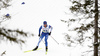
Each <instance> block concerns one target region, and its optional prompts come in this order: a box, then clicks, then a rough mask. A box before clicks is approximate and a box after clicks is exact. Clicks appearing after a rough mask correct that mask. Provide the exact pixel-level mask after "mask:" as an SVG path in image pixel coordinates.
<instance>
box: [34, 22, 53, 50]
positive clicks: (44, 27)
mask: <svg viewBox="0 0 100 56" xmlns="http://www.w3.org/2000/svg"><path fill="white" fill-rule="evenodd" d="M41 29H42V33H41ZM52 29H53V27H52V26H50V25H48V24H47V22H46V21H44V22H43V25H42V26H41V27H40V28H39V35H38V36H39V37H40V38H39V42H38V44H37V46H36V48H34V49H33V51H35V50H37V49H38V47H39V44H40V42H41V41H42V39H43V37H45V46H46V52H47V51H48V42H47V40H48V36H49V35H51V31H52Z"/></svg>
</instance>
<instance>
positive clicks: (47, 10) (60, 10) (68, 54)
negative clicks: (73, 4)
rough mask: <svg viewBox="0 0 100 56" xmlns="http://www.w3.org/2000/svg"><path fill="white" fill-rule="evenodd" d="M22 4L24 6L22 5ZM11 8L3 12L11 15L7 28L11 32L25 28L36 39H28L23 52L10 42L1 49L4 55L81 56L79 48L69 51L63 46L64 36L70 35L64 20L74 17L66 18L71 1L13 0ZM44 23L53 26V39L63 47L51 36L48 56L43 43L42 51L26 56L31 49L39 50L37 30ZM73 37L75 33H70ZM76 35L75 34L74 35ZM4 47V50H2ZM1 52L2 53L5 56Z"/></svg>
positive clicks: (5, 24)
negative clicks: (62, 20) (36, 48)
mask: <svg viewBox="0 0 100 56" xmlns="http://www.w3.org/2000/svg"><path fill="white" fill-rule="evenodd" d="M22 2H25V4H23V5H21V3H22ZM11 4H12V6H11V7H9V8H7V10H5V9H3V10H2V11H1V13H3V14H6V13H9V14H10V15H11V16H12V19H11V20H9V21H7V22H4V23H3V24H4V26H6V28H10V29H17V28H19V29H22V30H24V31H27V32H31V33H34V34H35V36H33V37H28V39H27V42H26V44H25V45H23V46H22V47H21V48H22V49H20V48H19V47H20V46H18V45H17V44H14V45H11V44H10V42H8V43H7V44H5V43H2V44H1V46H0V47H1V48H2V49H0V50H2V51H4V50H6V55H4V56H80V54H81V52H80V51H81V50H79V48H70V47H67V46H64V45H63V44H61V43H65V42H66V41H65V40H64V35H63V33H66V32H68V31H67V28H66V24H65V23H63V22H61V19H69V18H70V17H72V16H71V15H66V14H65V12H66V11H67V13H69V11H68V9H69V8H68V7H66V6H70V2H69V1H67V0H20V1H19V0H13V1H12V2H11ZM43 21H47V22H48V24H50V25H51V26H53V31H52V36H53V38H54V39H56V40H57V41H58V42H59V43H60V44H59V45H58V44H57V43H56V42H55V41H54V40H53V39H52V38H51V37H50V36H49V39H48V47H49V50H48V54H47V55H45V45H44V43H43V42H41V43H40V46H39V48H42V49H41V50H38V51H34V52H29V53H23V52H24V51H27V50H31V49H33V48H35V47H36V45H37V43H38V40H39V37H38V30H39V27H40V26H41V25H42V23H43ZM71 34H72V33H71ZM73 35H74V34H73ZM3 46H5V47H3ZM2 51H0V53H2Z"/></svg>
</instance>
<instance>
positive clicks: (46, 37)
mask: <svg viewBox="0 0 100 56" xmlns="http://www.w3.org/2000/svg"><path fill="white" fill-rule="evenodd" d="M47 40H48V34H47V35H45V46H46V51H48V41H47Z"/></svg>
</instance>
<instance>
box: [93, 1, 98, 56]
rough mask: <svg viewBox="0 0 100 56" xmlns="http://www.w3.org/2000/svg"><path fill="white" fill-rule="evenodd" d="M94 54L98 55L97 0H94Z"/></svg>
mask: <svg viewBox="0 0 100 56" xmlns="http://www.w3.org/2000/svg"><path fill="white" fill-rule="evenodd" d="M94 56H98V0H95V30H94Z"/></svg>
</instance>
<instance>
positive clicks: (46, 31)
mask: <svg viewBox="0 0 100 56" xmlns="http://www.w3.org/2000/svg"><path fill="white" fill-rule="evenodd" d="M42 32H44V33H48V32H49V26H48V25H47V27H46V28H45V27H44V26H42Z"/></svg>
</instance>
